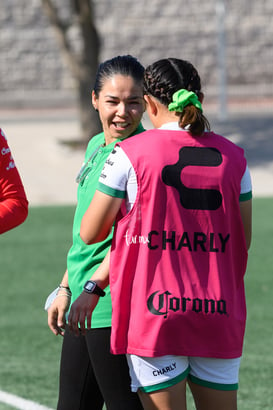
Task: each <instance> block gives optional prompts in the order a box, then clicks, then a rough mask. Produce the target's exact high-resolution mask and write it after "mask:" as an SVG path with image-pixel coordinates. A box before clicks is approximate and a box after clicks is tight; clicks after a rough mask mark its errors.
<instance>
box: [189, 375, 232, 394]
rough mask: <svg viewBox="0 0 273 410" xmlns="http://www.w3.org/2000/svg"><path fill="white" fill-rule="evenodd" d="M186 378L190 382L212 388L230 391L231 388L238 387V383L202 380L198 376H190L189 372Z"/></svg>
mask: <svg viewBox="0 0 273 410" xmlns="http://www.w3.org/2000/svg"><path fill="white" fill-rule="evenodd" d="M188 378H189V380H190V381H191V382H193V383H195V384H198V385H199V386H204V387H209V388H210V389H214V390H224V391H231V390H238V387H239V384H238V383H234V384H221V383H214V382H208V381H206V380H202V379H199V378H198V377H195V376H192V375H191V374H189V376H188Z"/></svg>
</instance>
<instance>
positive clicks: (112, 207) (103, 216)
mask: <svg viewBox="0 0 273 410" xmlns="http://www.w3.org/2000/svg"><path fill="white" fill-rule="evenodd" d="M122 201H123V199H122V198H117V197H113V196H110V195H107V194H105V193H103V192H100V191H98V190H97V191H96V192H95V195H94V197H93V199H92V201H91V203H90V205H89V207H88V209H87V211H86V213H85V214H84V216H83V218H82V222H81V229H80V236H81V239H82V240H83V241H84V242H85V243H86V244H88V245H90V244H92V243H96V242H101V241H103V240H104V239H106V238H107V236H108V235H109V233H110V231H111V229H112V226H113V223H114V220H115V218H116V216H117V213H118V211H119V209H120V206H121V203H122Z"/></svg>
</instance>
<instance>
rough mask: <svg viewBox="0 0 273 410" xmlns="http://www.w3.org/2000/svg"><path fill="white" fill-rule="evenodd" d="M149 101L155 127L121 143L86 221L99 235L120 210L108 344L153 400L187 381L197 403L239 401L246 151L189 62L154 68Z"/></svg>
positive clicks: (88, 236)
mask: <svg viewBox="0 0 273 410" xmlns="http://www.w3.org/2000/svg"><path fill="white" fill-rule="evenodd" d="M145 100H146V103H147V111H148V114H149V117H150V119H151V122H152V124H153V125H154V126H155V128H156V129H154V130H149V131H146V132H144V133H142V134H140V135H138V136H137V137H133V138H131V139H129V140H126V141H123V142H121V143H119V144H118V145H117V146H116V148H115V149H114V151H113V152H112V154H110V156H109V158H108V161H107V162H106V165H105V167H104V170H103V172H102V175H101V178H100V182H99V185H98V190H97V192H96V194H95V196H94V199H93V201H92V202H91V204H90V207H89V208H88V210H87V212H86V214H85V216H84V218H83V221H82V227H81V237H82V239H83V240H84V241H85V242H86V243H93V242H96V241H100V240H102V239H104V237H105V236H106V235H107V234H108V232H109V230H110V227H111V226H112V223H113V221H114V220H115V219H116V223H115V232H114V239H113V243H112V251H111V261H110V287H111V295H112V304H113V314H112V335H111V349H112V352H113V353H114V354H121V353H126V354H127V358H128V363H129V367H130V374H131V379H132V390H134V391H138V393H139V395H140V398H141V400H142V403H143V406H144V408H145V409H147V410H152V409H155V408H156V409H162V410H163V409H164V410H166V409H169V410H176V409H177V410H178V409H179V410H181V409H186V381H188V383H189V385H190V388H191V391H192V393H193V396H194V399H195V402H196V406H197V408H198V409H201V410H203V409H204V410H207V409H210V410H214V409H215V410H216V409H217V410H218V409H220V408H221V410H235V409H236V408H237V388H238V373H239V365H240V357H241V355H242V348H243V339H244V332H245V321H246V303H245V292H244V274H245V271H246V265H247V250H248V248H249V246H250V241H251V180H250V175H249V171H248V168H247V164H246V160H245V157H244V153H243V150H242V149H241V148H239V147H238V146H236V145H235V144H233V143H232V142H230V141H228V140H227V139H225V138H224V137H222V136H220V135H217V134H215V133H213V132H211V131H210V127H209V123H208V121H207V120H206V118H205V117H204V116H203V113H202V111H203V110H202V105H201V102H202V100H203V94H202V92H201V84H200V78H199V75H198V73H197V71H196V69H195V68H194V67H193V66H192V65H191V64H190V63H189V62H187V61H184V60H178V59H164V60H160V61H158V62H156V63H154V64H152V65H151V66H149V67H147V68H146V70H145ZM122 158H123V161H122V160H121V159H122ZM117 159H118V160H117ZM116 164H119V165H116ZM120 164H123V165H122V166H120ZM124 199H125V201H124ZM123 201H124V202H123ZM125 208H126V210H125ZM93 279H95V280H96V279H97V280H98V283H99V285H100V286H102V287H104V286H105V285H106V284H107V280H108V278H107V277H104V278H103V277H98V278H93ZM69 321H70V326H71V328H72V329H73V326H78V323H75V320H74V322H73V317H70V318H69Z"/></svg>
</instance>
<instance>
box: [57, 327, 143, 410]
mask: <svg viewBox="0 0 273 410" xmlns="http://www.w3.org/2000/svg"><path fill="white" fill-rule="evenodd" d="M110 333H111V328H101V329H91V330H89V331H87V334H86V336H79V337H76V336H74V335H73V334H72V333H70V331H69V330H68V329H67V330H66V332H65V335H64V340H63V348H62V357H61V369H60V391H59V402H58V407H57V410H102V408H103V404H104V403H105V404H106V408H107V410H142V409H143V408H142V405H141V403H140V401H139V398H138V396H137V394H136V393H132V392H131V390H130V376H129V370H128V365H127V361H126V357H125V356H124V355H112V354H111V353H110Z"/></svg>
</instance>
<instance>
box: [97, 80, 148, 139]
mask: <svg viewBox="0 0 273 410" xmlns="http://www.w3.org/2000/svg"><path fill="white" fill-rule="evenodd" d="M92 103H93V106H94V108H95V109H96V110H98V112H99V116H100V120H101V123H102V128H103V131H104V135H105V142H106V144H110V143H111V142H113V141H115V140H117V139H123V138H127V137H128V136H129V135H131V134H132V133H133V132H134V131H135V130H136V128H137V126H138V124H139V122H140V120H141V117H142V114H143V112H144V110H145V103H144V99H143V89H142V87H141V86H140V85H139V84H137V83H136V82H135V81H134V79H133V78H132V77H130V76H124V75H121V74H115V75H113V76H112V77H110V78H109V79H106V80H105V82H104V85H103V87H102V89H101V91H100V93H99V95H98V96H96V95H95V93H94V91H93V93H92Z"/></svg>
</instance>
